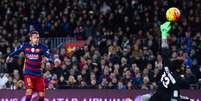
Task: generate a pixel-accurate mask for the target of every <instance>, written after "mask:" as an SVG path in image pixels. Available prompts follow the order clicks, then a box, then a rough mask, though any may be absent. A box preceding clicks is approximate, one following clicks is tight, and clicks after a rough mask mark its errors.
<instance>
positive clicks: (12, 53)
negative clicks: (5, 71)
mask: <svg viewBox="0 0 201 101" xmlns="http://www.w3.org/2000/svg"><path fill="white" fill-rule="evenodd" d="M23 50H24V44H22V45H20V47H18V48H16V49H15V50H14V51H13V52H11V53H10V54H9V55H8V57H7V58H6V63H8V62H11V60H12V58H14V57H15V56H16V55H18V54H19V53H20V52H22V51H23Z"/></svg>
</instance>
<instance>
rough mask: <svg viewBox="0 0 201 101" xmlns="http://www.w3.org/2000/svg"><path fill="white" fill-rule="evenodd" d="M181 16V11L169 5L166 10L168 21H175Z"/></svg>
mask: <svg viewBox="0 0 201 101" xmlns="http://www.w3.org/2000/svg"><path fill="white" fill-rule="evenodd" d="M180 16H181V12H180V11H179V9H178V8H176V7H171V8H169V9H168V10H167V11H166V18H167V20H168V21H171V22H175V21H177V20H178V19H179V18H180Z"/></svg>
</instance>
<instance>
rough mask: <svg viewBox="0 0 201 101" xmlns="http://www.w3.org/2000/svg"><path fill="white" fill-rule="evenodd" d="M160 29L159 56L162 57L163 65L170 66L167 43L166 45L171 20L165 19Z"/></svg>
mask: <svg viewBox="0 0 201 101" xmlns="http://www.w3.org/2000/svg"><path fill="white" fill-rule="evenodd" d="M160 30H161V51H160V52H161V56H162V59H163V65H164V66H168V67H169V66H170V60H169V57H170V50H169V45H168V41H167V39H168V37H169V35H170V30H171V22H169V21H166V22H165V23H164V24H162V25H161V26H160Z"/></svg>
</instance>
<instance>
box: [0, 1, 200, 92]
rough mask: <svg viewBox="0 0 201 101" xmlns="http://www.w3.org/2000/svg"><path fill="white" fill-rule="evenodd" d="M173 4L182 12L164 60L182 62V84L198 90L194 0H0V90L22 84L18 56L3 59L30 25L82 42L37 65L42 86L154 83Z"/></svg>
mask: <svg viewBox="0 0 201 101" xmlns="http://www.w3.org/2000/svg"><path fill="white" fill-rule="evenodd" d="M172 6H175V7H178V8H179V9H180V10H181V12H182V13H181V14H182V17H181V19H180V20H179V21H178V22H176V23H174V24H173V27H172V31H171V35H170V37H169V39H168V41H169V45H170V50H171V56H169V57H167V58H169V59H170V60H171V61H173V60H176V59H181V60H183V61H184V63H183V65H182V66H181V68H178V69H177V70H175V72H176V73H177V76H178V78H180V80H181V81H179V82H180V83H181V84H183V87H182V88H186V89H189V88H191V89H194V88H196V89H197V88H200V89H201V63H200V62H199V61H200V60H201V29H200V24H201V15H200V14H201V10H200V9H201V2H200V1H199V0H182V1H181V0H154V1H152V0H148V1H147V0H16V1H12V0H1V1H0V89H24V82H23V76H22V66H23V62H22V60H23V57H22V55H21V54H20V56H19V58H17V59H16V61H14V62H13V63H9V64H5V57H6V56H7V54H8V53H10V52H11V51H12V50H14V49H15V48H16V47H17V46H19V45H20V44H21V43H22V42H24V41H27V34H28V32H29V31H31V30H37V31H39V32H40V36H41V37H44V38H50V37H74V38H76V39H77V40H85V45H84V47H83V48H79V47H76V48H75V49H73V52H72V54H70V55H69V54H67V52H66V49H65V48H60V49H50V50H51V54H52V55H53V57H54V64H52V67H51V68H46V66H45V65H43V66H42V67H43V68H44V78H45V83H46V87H47V89H65V88H93V89H128V90H132V89H143V90H151V89H155V88H156V87H157V82H156V79H157V74H158V73H159V72H160V70H162V69H163V64H162V61H163V59H162V58H161V54H160V52H159V51H160V29H159V27H160V24H162V23H164V22H165V21H166V19H165V12H166V10H167V9H168V8H169V7H172ZM47 43H48V42H47ZM47 45H48V44H47Z"/></svg>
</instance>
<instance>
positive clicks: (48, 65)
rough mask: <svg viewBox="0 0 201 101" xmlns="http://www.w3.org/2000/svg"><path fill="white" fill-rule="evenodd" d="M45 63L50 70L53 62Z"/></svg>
mask: <svg viewBox="0 0 201 101" xmlns="http://www.w3.org/2000/svg"><path fill="white" fill-rule="evenodd" d="M45 65H46V68H47V69H48V70H50V69H51V63H49V62H48V63H46V64H45Z"/></svg>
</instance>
